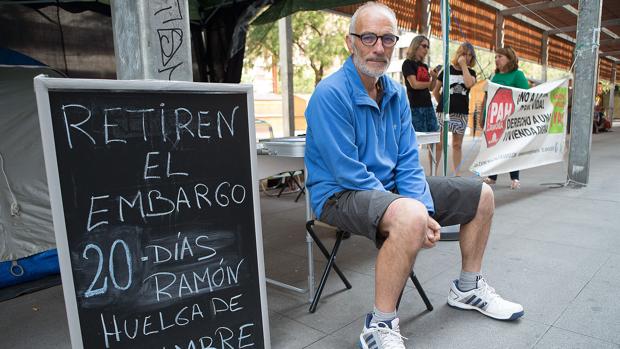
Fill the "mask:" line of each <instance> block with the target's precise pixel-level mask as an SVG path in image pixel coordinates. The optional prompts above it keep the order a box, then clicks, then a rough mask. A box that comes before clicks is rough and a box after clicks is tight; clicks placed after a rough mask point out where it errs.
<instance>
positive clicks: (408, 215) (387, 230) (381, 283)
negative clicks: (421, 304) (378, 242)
mask: <svg viewBox="0 0 620 349" xmlns="http://www.w3.org/2000/svg"><path fill="white" fill-rule="evenodd" d="M427 219H428V212H427V210H426V207H425V206H424V205H423V204H422V203H420V202H419V201H416V200H412V199H406V198H400V199H397V200H394V201H393V202H392V203H391V204H390V205H389V206H388V208H387V210H386V211H385V213H384V215H383V218H382V219H381V222H380V223H379V231H380V233H382V234H385V235H386V236H387V239H386V240H385V242H384V243H383V246H382V247H381V248H380V249H379V254H378V256H377V261H376V268H375V306H376V307H377V309H378V310H380V311H381V312H385V313H389V312H393V311H395V310H396V303H397V302H398V297H399V296H400V293H401V291H402V290H403V287H404V286H405V282H406V281H407V278H408V277H409V273H411V269H412V267H413V261H414V260H415V256H416V255H417V253H418V251H419V250H420V249H421V248H422V246H423V243H424V240H425V234H426V229H427Z"/></svg>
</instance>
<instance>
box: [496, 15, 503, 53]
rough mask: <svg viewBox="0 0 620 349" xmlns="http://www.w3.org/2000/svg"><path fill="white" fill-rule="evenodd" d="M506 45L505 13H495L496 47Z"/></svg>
mask: <svg viewBox="0 0 620 349" xmlns="http://www.w3.org/2000/svg"><path fill="white" fill-rule="evenodd" d="M500 47H504V15H502V14H501V13H500V12H499V11H497V12H496V13H495V49H496V50H497V49H498V48H500Z"/></svg>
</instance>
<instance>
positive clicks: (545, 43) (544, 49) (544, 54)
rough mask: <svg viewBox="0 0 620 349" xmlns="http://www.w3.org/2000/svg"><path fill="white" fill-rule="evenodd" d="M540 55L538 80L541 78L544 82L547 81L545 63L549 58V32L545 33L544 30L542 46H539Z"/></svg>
mask: <svg viewBox="0 0 620 349" xmlns="http://www.w3.org/2000/svg"><path fill="white" fill-rule="evenodd" d="M540 56H541V58H542V59H541V63H542V72H541V76H540V80H542V82H546V81H547V64H548V60H549V33H547V32H546V31H545V32H543V37H542V48H541V52H540Z"/></svg>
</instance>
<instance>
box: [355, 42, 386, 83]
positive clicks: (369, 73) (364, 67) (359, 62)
mask: <svg viewBox="0 0 620 349" xmlns="http://www.w3.org/2000/svg"><path fill="white" fill-rule="evenodd" d="M353 64H354V65H355V68H357V69H358V70H359V71H360V72H361V73H362V74H364V75H367V76H370V77H371V78H375V79H378V78H379V77H381V75H383V74H385V72H386V71H387V69H388V67H389V65H390V60H389V59H388V60H387V62H386V64H385V68H383V69H381V71H373V70H371V69H370V68H368V66H367V65H366V64H365V63H364V61H362V59H361V58H360V56H359V55H358V54H357V49H355V48H354V49H353Z"/></svg>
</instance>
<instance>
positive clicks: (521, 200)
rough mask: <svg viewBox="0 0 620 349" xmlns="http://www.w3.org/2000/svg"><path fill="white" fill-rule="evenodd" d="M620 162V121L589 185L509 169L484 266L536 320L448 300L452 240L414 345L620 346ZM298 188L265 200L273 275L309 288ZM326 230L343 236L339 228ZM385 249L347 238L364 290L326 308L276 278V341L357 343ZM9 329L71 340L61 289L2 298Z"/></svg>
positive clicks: (13, 336)
mask: <svg viewBox="0 0 620 349" xmlns="http://www.w3.org/2000/svg"><path fill="white" fill-rule="evenodd" d="M471 144H472V141H471V138H469V137H468V138H467V139H466V142H465V144H464V146H463V150H464V155H465V156H467V155H468V151H472V152H475V150H470V148H471ZM424 153H425V152H424ZM471 157H473V155H472V156H471ZM472 160H473V159H471V158H470V159H469V160H468V161H469V162H471V161H472ZM619 160H620V128H617V127H616V128H614V132H610V133H602V134H597V135H593V142H592V152H591V162H590V183H589V185H588V186H587V187H585V188H581V189H572V188H566V187H559V186H557V185H553V184H545V183H564V181H565V178H566V167H567V165H566V162H564V163H560V164H555V165H549V166H544V167H539V168H535V169H530V170H525V171H522V172H521V179H522V187H521V189H520V190H518V191H512V190H510V189H509V179H508V175H500V177H499V180H498V183H497V184H496V185H495V187H494V189H495V198H496V206H497V209H496V213H495V219H494V224H493V228H492V235H491V239H490V241H489V245H488V248H487V253H486V256H485V262H484V270H483V273H484V274H485V276H486V278H487V280H488V281H489V283H490V284H491V285H492V286H494V287H495V288H496V289H497V290H498V291H499V293H500V294H501V295H503V296H504V297H505V298H507V299H510V300H514V301H518V302H520V303H522V304H523V305H524V307H525V316H524V317H523V318H522V319H520V320H518V321H515V322H501V321H496V320H492V319H489V318H485V317H484V316H483V315H481V314H479V313H477V312H471V311H460V310H456V309H453V308H450V307H449V306H447V304H446V296H447V292H448V288H449V284H450V281H451V280H452V279H453V278H455V277H457V276H458V273H459V270H460V254H459V249H458V242H440V243H439V244H438V246H437V247H436V248H434V249H431V250H425V251H424V252H422V253H421V255H420V256H419V257H418V260H417V262H416V267H415V269H416V273H417V275H418V277H419V279H420V281H421V282H422V284H423V286H424V288H425V289H426V291H427V293H428V294H429V297H430V298H431V301H432V302H433V304H434V306H435V310H434V311H432V312H427V311H426V309H425V307H424V304H423V303H422V301H421V299H420V298H419V296H418V295H417V293H416V292H415V290H414V289H413V288H412V287H411V283H409V285H408V286H409V287H408V289H407V290H406V293H405V295H404V297H403V302H402V304H401V310H400V317H401V331H402V334H403V335H404V336H406V337H408V338H409V340H408V341H407V344H408V346H409V347H415V348H616V349H620V301H618V298H619V297H620V291H619V290H620V181H619V180H618V177H617V175H618V173H620V161H619ZM423 161H424V162H423V163H424V164H427V163H428V161H426V160H423ZM295 196H296V195H294V194H291V195H286V196H284V197H281V198H279V199H277V198H272V197H267V196H263V197H262V199H261V200H262V203H261V206H262V220H263V235H264V246H265V261H266V272H267V275H268V276H269V277H271V278H275V279H278V280H281V281H286V282H289V283H293V284H296V285H299V286H301V287H303V286H305V284H306V276H307V271H306V265H305V237H304V230H303V229H304V228H303V223H304V222H303V220H304V204H303V202H302V201H303V200H301V201H300V202H299V203H295V202H294V198H295ZM321 236H322V237H323V238H324V239H326V240H327V241H328V243H330V240H331V241H333V238H332V236H333V233H332V232H329V231H323V232H321ZM315 252H316V249H315ZM375 256H376V250H375V248H374V246H373V244H372V243H370V242H369V241H367V240H364V239H362V238H358V237H352V238H351V239H349V240H347V241H346V242H345V243H344V244H343V246H342V249H341V252H340V253H339V256H338V264H339V265H340V266H341V268H342V269H343V271H344V272H345V274H346V275H347V277H348V278H349V280H350V281H351V283H352V284H353V288H352V289H351V290H346V289H344V287H343V285H342V283H341V282H340V281H339V280H338V279H337V276H333V277H330V280H329V281H328V284H327V287H326V289H325V291H324V295H323V298H322V299H321V302H320V304H319V307H318V309H317V311H316V313H314V314H310V313H308V306H309V304H308V303H307V295H299V294H295V293H292V292H290V291H286V290H282V289H280V288H278V287H274V286H271V285H270V286H268V287H267V293H268V301H269V314H270V327H271V342H272V347H273V348H274V349H296V348H312V349H319V348H320V349H325V348H354V347H356V342H357V337H358V336H359V333H360V330H361V327H362V322H363V316H364V314H365V313H366V312H368V311H369V310H371V309H372V304H373V288H374V285H373V275H374V258H375ZM315 259H316V261H317V263H316V264H317V270H316V274H317V278H318V277H319V276H320V272H321V271H322V267H323V265H324V264H323V262H322V260H323V258H322V256H319V255H318V253H317V254H316V255H315ZM0 329H1V333H2V339H1V340H0V347H2V348H14V349H21V348H36V347H45V348H69V347H70V345H69V338H68V328H67V324H66V315H65V313H64V303H63V299H62V290H61V288H60V287H54V288H50V289H47V290H44V291H40V292H37V293H34V294H30V295H27V296H23V297H19V298H16V299H13V300H10V301H6V302H3V303H0Z"/></svg>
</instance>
